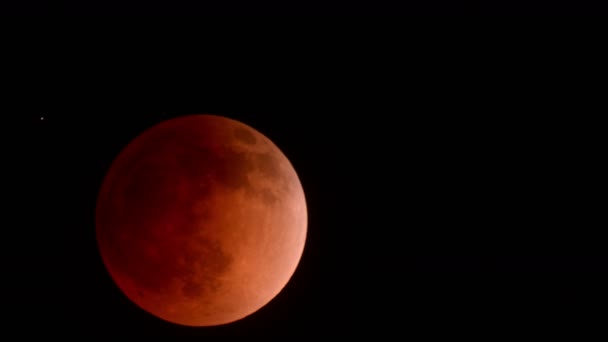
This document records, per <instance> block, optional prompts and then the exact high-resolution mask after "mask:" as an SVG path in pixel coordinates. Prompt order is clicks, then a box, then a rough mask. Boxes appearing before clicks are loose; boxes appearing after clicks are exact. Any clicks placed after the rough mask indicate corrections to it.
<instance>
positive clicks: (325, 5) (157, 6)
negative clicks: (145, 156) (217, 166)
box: [0, 0, 608, 17]
mask: <svg viewBox="0 0 608 342" xmlns="http://www.w3.org/2000/svg"><path fill="white" fill-rule="evenodd" d="M606 13H608V12H607V7H606V5H605V4H604V3H603V2H601V1H593V0H583V1H580V0H579V1H574V0H554V1H548V0H547V1H545V0H531V1H523V0H522V1H517V0H514V1H506V0H495V1H483V0H473V1H448V0H427V1H422V0H402V1H398V0H377V1H369V0H368V1H364V0H353V1H344V0H326V1H321V0H309V1H272V0H262V1H246V0H225V1H217V0H174V1H162V0H151V1H141V0H127V1H116V0H107V1H75V0H58V1H49V0H27V1H8V2H6V4H4V5H3V6H2V7H1V8H0V15H1V14H8V15H11V14H17V15H52V16H55V15H85V16H96V15H105V16H209V15H211V16H217V15H219V16H226V15H229V16H239V17H242V16H260V15H263V16H268V15H287V16H294V15H295V16H298V15H307V16H310V15H316V16H318V15H330V16H345V15H346V16H361V15H365V16H370V15H382V16H387V15H389V16H396V15H397V16H411V15H414V16H454V15H456V16H461V15H490V16H501V15H509V16H512V15H516V16H590V15H591V16H598V15H605V14H606Z"/></svg>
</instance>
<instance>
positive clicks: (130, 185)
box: [95, 114, 308, 326]
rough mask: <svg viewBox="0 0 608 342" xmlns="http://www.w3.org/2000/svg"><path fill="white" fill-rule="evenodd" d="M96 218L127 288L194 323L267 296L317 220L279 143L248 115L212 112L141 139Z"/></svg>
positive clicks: (128, 150) (125, 154)
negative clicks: (243, 119)
mask: <svg viewBox="0 0 608 342" xmlns="http://www.w3.org/2000/svg"><path fill="white" fill-rule="evenodd" d="M95 217H96V218H95V221H96V238H97V245H98V247H99V251H100V255H101V259H102V261H103V263H104V265H105V267H106V268H107V270H108V273H109V275H110V276H111V278H112V279H113V281H114V282H115V283H116V285H117V286H118V287H119V288H120V290H121V291H122V292H123V293H124V294H125V295H126V296H127V297H128V298H129V299H130V300H131V301H132V302H134V303H135V304H136V305H137V306H139V307H140V308H142V309H143V310H145V311H146V312H148V313H150V314H152V315H154V316H156V317H158V318H160V319H163V320H165V321H169V322H172V323H176V324H179V325H186V326H214V325H222V324H227V323H231V322H234V321H237V320H240V319H242V318H244V317H246V316H248V315H251V314H252V313H254V312H256V311H258V310H259V309H260V308H262V307H263V306H265V305H266V304H267V303H268V302H270V301H271V300H272V299H273V298H274V297H275V296H276V295H277V294H278V293H279V292H280V291H281V290H282V289H283V288H284V287H285V285H286V284H287V283H288V281H289V280H290V278H291V277H292V275H293V274H294V272H295V270H296V268H297V266H298V264H299V262H300V259H301V257H302V254H303V250H304V245H305V241H306V231H307V220H308V217H307V210H306V200H305V197H304V191H303V188H302V185H301V183H300V180H299V178H298V175H297V173H296V171H295V170H294V168H293V166H292V164H291V163H290V161H289V160H288V159H287V157H286V156H285V155H284V154H283V153H282V152H281V150H280V149H279V148H278V147H277V146H276V145H275V144H274V143H273V142H272V141H270V140H269V139H268V138H267V137H266V136H264V135H263V134H262V133H260V132H258V131H256V130H255V129H253V128H252V127H250V126H248V125H246V124H244V123H241V122H239V121H236V120H233V119H229V118H226V117H222V116H217V115H207V114H200V115H199V114H197V115H187V116H181V117H177V118H173V119H169V120H167V121H164V122H161V123H159V124H157V125H156V126H153V127H151V128H149V129H147V130H145V131H144V132H143V133H141V134H140V135H139V136H137V137H136V138H135V139H134V140H132V141H131V142H130V143H129V144H128V145H127V146H126V147H125V148H124V149H123V150H122V151H121V152H120V153H119V154H118V156H117V157H116V158H115V159H114V161H113V162H112V164H111V166H110V168H109V170H108V171H107V173H106V175H105V178H104V179H103V182H102V184H101V187H100V190H99V194H98V198H97V206H96V216H95Z"/></svg>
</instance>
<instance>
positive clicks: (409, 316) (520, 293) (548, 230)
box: [2, 55, 608, 341]
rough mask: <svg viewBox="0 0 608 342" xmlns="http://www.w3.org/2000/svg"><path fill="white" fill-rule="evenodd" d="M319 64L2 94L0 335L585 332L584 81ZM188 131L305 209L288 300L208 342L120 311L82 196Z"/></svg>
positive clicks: (590, 141) (590, 219)
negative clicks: (143, 140)
mask: <svg viewBox="0 0 608 342" xmlns="http://www.w3.org/2000/svg"><path fill="white" fill-rule="evenodd" d="M313 57H314V56H313ZM313 59H314V58H313ZM317 60H323V61H324V62H323V63H316V64H315V63H302V64H294V65H291V66H286V67H285V68H281V67H275V68H266V67H257V66H256V67H254V66H252V65H246V66H243V65H240V66H237V65H236V64H231V65H230V66H229V67H223V68H219V67H218V68H216V67H215V66H217V65H216V64H213V66H214V67H210V68H209V69H205V70H196V72H194V71H193V69H188V68H184V69H180V68H179V63H177V64H172V65H173V66H174V67H175V69H171V72H167V73H166V74H163V75H162V76H159V74H160V73H161V72H159V70H163V71H164V70H168V68H165V69H162V68H161V69H159V68H156V69H155V68H154V66H153V65H152V66H150V65H145V66H144V65H142V64H140V63H139V61H138V60H137V61H135V62H133V63H132V64H129V65H128V66H125V65H122V67H116V66H115V65H112V66H106V65H100V66H97V67H95V68H93V67H84V68H82V69H78V68H74V69H78V70H73V72H70V73H69V74H67V73H65V72H64V70H59V71H58V72H57V73H53V74H52V75H51V76H49V77H44V78H43V77H40V78H36V79H34V80H32V79H28V81H24V82H23V83H13V84H11V89H12V91H10V92H8V93H5V99H6V100H7V101H8V102H6V106H5V110H6V112H7V113H10V115H9V116H7V118H10V119H9V121H6V123H7V124H6V125H3V126H2V130H3V137H6V138H8V139H7V142H6V143H5V144H4V146H5V148H6V150H5V153H4V158H3V163H4V164H3V165H4V167H3V169H4V171H5V172H8V176H6V177H5V184H4V189H5V194H6V197H5V200H6V201H7V203H8V207H7V210H6V213H5V214H6V215H7V216H6V217H7V218H6V222H5V229H4V230H3V231H4V233H5V235H4V238H3V240H2V241H3V243H4V247H5V248H3V251H4V252H5V253H6V255H5V256H4V257H3V262H4V263H5V266H4V271H3V272H4V274H5V277H4V278H3V279H4V281H3V286H4V287H5V291H4V292H5V294H6V298H5V304H6V303H8V306H5V307H6V308H8V309H7V312H8V313H9V317H10V318H9V321H8V322H7V323H6V326H7V327H9V328H14V329H16V330H17V331H18V333H20V334H22V335H25V336H27V335H30V334H32V335H38V334H40V333H42V334H46V335H47V336H57V337H68V336H77V337H83V338H86V339H95V338H100V339H106V338H121V337H122V336H125V335H128V336H133V337H137V338H143V337H161V338H165V339H167V340H172V341H174V340H175V341H177V340H201V339H207V340H216V339H220V338H228V337H237V336H240V337H253V338H265V339H268V338H270V339H279V338H296V339H298V338H323V337H328V336H332V337H348V338H351V337H358V336H360V335H361V334H373V335H375V336H379V335H382V336H384V335H386V336H399V337H400V336H410V335H411V336H414V335H418V334H421V333H422V334H425V336H429V337H433V336H436V335H445V336H453V335H454V334H460V333H463V332H465V333H467V334H471V333H473V334H476V333H479V334H481V330H483V329H488V328H490V329H493V331H494V333H497V334H500V335H502V334H503V332H504V333H510V332H518V331H523V330H524V329H528V328H534V329H537V331H543V329H544V328H548V329H553V330H551V331H554V332H555V331H556V328H555V327H556V326H558V327H559V328H560V329H564V328H566V327H572V326H575V324H576V322H579V323H580V322H583V323H581V324H587V325H592V324H594V323H595V322H596V321H598V322H599V321H601V317H602V316H601V315H596V314H594V312H597V310H600V309H603V308H605V304H606V302H607V301H606V299H607V298H606V294H605V289H606V285H608V281H607V280H608V279H607V277H606V273H605V272H606V271H607V265H608V264H607V263H608V258H607V254H606V247H605V245H606V243H605V242H606V234H605V233H604V231H605V227H606V224H605V216H604V211H605V209H604V201H605V200H604V198H605V191H604V190H605V174H606V172H605V171H606V169H605V166H604V165H603V164H604V160H603V159H605V158H604V156H605V148H604V146H605V133H604V128H603V127H604V125H603V124H602V123H601V120H599V118H600V117H601V115H600V114H601V113H605V104H604V103H602V102H601V98H602V97H601V95H602V92H601V89H599V88H597V87H594V86H593V84H594V83H593V82H590V81H589V80H586V79H583V78H581V77H579V75H582V74H585V75H587V73H585V71H584V70H581V69H578V70H577V71H576V72H573V73H572V74H568V75H567V74H566V72H565V71H563V70H562V71H561V72H560V73H555V72H553V71H554V70H555V69H554V68H553V67H552V66H550V65H548V64H546V63H545V62H544V61H543V63H539V64H538V65H535V66H534V67H533V68H532V67H531V68H530V69H526V72H522V70H523V69H521V68H520V67H516V66H511V67H510V66H508V65H501V66H500V67H497V66H494V67H488V68H479V69H480V70H478V71H477V72H472V69H470V68H467V67H463V66H462V65H459V64H457V63H452V64H450V63H445V61H442V60H439V59H437V60H435V59H426V58H420V59H419V60H416V61H409V62H408V63H405V64H401V63H400V62H399V60H398V59H396V60H390V61H389V60H388V59H380V60H376V61H375V63H371V64H366V63H353V64H350V63H349V62H348V59H347V58H336V59H331V58H329V59H328V58H326V57H319V55H318V56H317ZM362 65H364V66H367V67H365V68H363V67H361V66H362ZM372 65H373V66H372ZM235 67H236V68H238V70H236V71H235V70H234V68H235ZM150 70H154V72H150ZM244 70H246V71H244ZM530 70H533V71H530ZM167 74H171V75H174V76H175V77H166V76H167ZM593 75H596V76H593V77H599V76H597V72H596V73H594V74H593ZM58 80H61V82H59V81H58ZM196 113H209V114H219V115H225V116H227V117H230V118H234V119H237V120H240V121H242V122H244V123H246V124H248V125H250V126H252V127H254V128H255V129H257V130H259V131H260V132H262V133H263V134H265V135H266V136H268V137H269V138H270V139H271V140H273V141H274V142H275V143H276V144H277V145H278V146H279V147H280V148H281V149H282V150H283V152H284V153H285V154H286V155H287V157H288V158H289V159H290V160H291V162H292V164H293V165H294V167H295V169H296V170H297V172H298V174H299V176H300V179H301V182H302V184H303V187H304V191H305V194H306V198H307V203H308V209H309V231H308V238H307V244H306V247H305V251H304V255H303V257H302V260H301V263H300V265H299V267H298V269H297V271H296V272H295V274H294V276H293V278H292V280H291V281H290V282H289V284H288V285H287V286H286V287H285V289H284V290H283V291H282V292H281V293H280V294H279V295H278V296H277V297H276V298H275V299H274V300H273V301H272V302H271V303H269V304H268V305H267V306H265V307H264V308H262V309H261V310H260V311H258V312H257V313H255V314H253V315H251V316H249V317H247V318H245V319H243V320H241V321H238V322H235V323H233V324H229V325H225V326H220V327H211V328H188V327H180V326H175V325H172V324H169V323H166V322H163V321H160V320H158V319H156V318H154V317H153V316H151V315H149V314H147V313H145V312H143V311H142V310H140V309H139V308H137V307H136V306H135V305H134V304H132V303H131V302H130V301H129V300H128V299H127V298H126V297H124V296H123V295H122V294H121V292H120V291H119V290H118V289H117V287H116V286H115V285H114V284H113V282H112V280H111V279H110V277H109V275H108V274H107V272H106V271H105V269H104V266H103V264H102V262H101V259H100V257H99V255H98V251H97V246H96V241H95V226H94V208H95V201H96V195H97V191H98V188H99V186H100V184H101V181H102V179H103V176H104V173H105V172H106V170H107V169H108V167H109V166H110V163H111V162H112V160H113V158H114V157H115V156H116V155H117V154H118V153H119V151H120V150H121V149H122V148H123V147H124V146H125V145H126V144H127V143H128V142H129V141H130V140H131V139H133V138H134V137H135V136H136V135H138V134H139V133H141V132H142V131H143V130H145V129H146V128H148V127H151V126H152V125H154V124H156V123H158V122H160V121H162V120H165V119H169V118H172V117H175V116H179V115H186V114H196ZM12 118H17V121H16V122H13V121H12V120H11V119H12ZM42 118H44V119H42ZM564 322H565V323H566V324H562V323H564ZM482 328H483V329H482Z"/></svg>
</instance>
